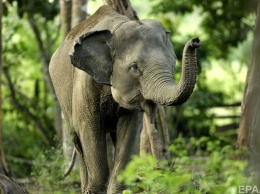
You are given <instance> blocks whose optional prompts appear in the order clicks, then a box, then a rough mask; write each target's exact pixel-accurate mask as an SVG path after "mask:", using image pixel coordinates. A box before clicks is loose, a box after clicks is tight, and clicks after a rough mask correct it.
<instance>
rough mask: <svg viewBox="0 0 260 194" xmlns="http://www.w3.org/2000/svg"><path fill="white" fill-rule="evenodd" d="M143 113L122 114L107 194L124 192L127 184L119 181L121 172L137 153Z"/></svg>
mask: <svg viewBox="0 0 260 194" xmlns="http://www.w3.org/2000/svg"><path fill="white" fill-rule="evenodd" d="M142 117H143V113H141V112H139V111H131V112H129V114H127V115H124V116H122V117H121V118H120V119H119V121H118V124H117V142H116V146H115V147H116V149H115V163H114V168H113V171H112V173H111V176H110V179H109V185H108V191H107V194H115V193H122V191H123V190H124V189H125V186H124V185H123V184H121V183H118V182H117V179H116V178H117V175H118V173H120V172H121V171H122V170H124V168H125V167H126V165H127V164H128V162H129V161H130V159H131V156H132V155H133V154H135V153H136V148H137V147H136V142H137V141H136V140H137V137H138V136H139V135H140V130H141V125H142Z"/></svg>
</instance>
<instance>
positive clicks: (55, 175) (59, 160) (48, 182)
mask: <svg viewBox="0 0 260 194" xmlns="http://www.w3.org/2000/svg"><path fill="white" fill-rule="evenodd" d="M65 169H66V165H65V161H64V156H63V154H62V151H61V150H60V149H55V148H52V149H51V150H47V151H44V152H43V153H40V154H39V156H38V157H37V159H36V160H35V161H34V162H33V172H32V176H33V177H34V178H35V179H36V183H37V185H38V186H39V188H40V192H39V193H44V194H49V193H52V194H61V193H68V194H75V193H77V192H78V190H80V185H79V182H77V181H78V180H79V177H78V176H79V175H78V174H79V172H78V171H73V172H72V173H71V174H70V178H69V177H67V178H66V181H65V180H63V176H64V173H65Z"/></svg>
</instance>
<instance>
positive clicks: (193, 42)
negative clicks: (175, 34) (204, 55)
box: [190, 37, 201, 48]
mask: <svg viewBox="0 0 260 194" xmlns="http://www.w3.org/2000/svg"><path fill="white" fill-rule="evenodd" d="M200 44H201V43H200V39H199V38H198V37H197V38H193V39H191V41H190V46H191V47H192V48H198V47H200Z"/></svg>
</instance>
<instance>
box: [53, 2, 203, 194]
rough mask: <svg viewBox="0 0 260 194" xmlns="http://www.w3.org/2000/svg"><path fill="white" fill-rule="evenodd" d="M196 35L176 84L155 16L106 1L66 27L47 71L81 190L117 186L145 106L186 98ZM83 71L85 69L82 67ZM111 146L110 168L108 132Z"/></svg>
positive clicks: (171, 60) (168, 50) (190, 86)
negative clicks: (125, 11)
mask: <svg viewBox="0 0 260 194" xmlns="http://www.w3.org/2000/svg"><path fill="white" fill-rule="evenodd" d="M199 45H200V43H199V39H197V38H196V39H193V40H191V41H189V42H188V43H187V44H186V46H185V48H184V58H183V70H182V78H181V80H180V82H179V83H178V84H174V82H173V78H172V74H173V71H174V67H175V60H176V57H175V53H174V51H173V47H172V44H171V42H170V39H169V35H168V33H167V32H166V31H165V29H164V28H163V26H162V25H161V24H160V23H159V22H157V21H155V20H143V21H131V20H130V19H129V18H127V17H126V16H123V15H119V14H118V13H117V12H115V11H113V10H112V9H111V8H109V7H107V6H102V7H101V8H99V10H98V11H97V12H96V13H95V14H94V15H93V16H91V17H90V18H89V19H87V20H85V21H84V22H83V23H81V24H80V25H79V26H77V27H75V28H74V29H72V30H71V32H70V33H69V34H68V35H67V37H66V38H65V40H64V41H63V42H62V43H61V45H60V47H59V48H58V49H57V51H56V52H55V54H54V55H53V57H52V59H51V62H50V75H51V78H52V82H53V85H54V88H55V91H56V94H57V97H58V100H59V102H60V105H61V108H62V111H63V113H64V115H65V119H66V121H67V123H68V124H69V125H70V127H71V129H72V130H71V131H72V135H73V141H74V144H75V147H76V149H77V153H78V156H79V158H80V174H81V183H82V185H81V187H82V193H109V194H112V193H121V191H122V189H124V187H123V185H121V184H119V183H117V182H116V176H117V174H118V172H119V171H121V170H123V169H124V168H125V166H126V164H127V163H128V162H129V161H130V157H131V155H132V154H134V147H135V142H136V139H137V136H138V135H139V134H140V130H141V126H142V117H143V112H146V113H147V115H149V117H150V118H151V121H152V118H153V116H154V110H155V107H156V106H155V103H159V104H164V105H178V104H182V103H183V102H185V101H186V100H187V99H188V98H189V96H190V94H191V93H192V91H193V88H194V85H195V82H196V52H195V50H196V48H197V47H198V46H199ZM82 70H83V71H82ZM107 132H110V133H111V136H112V138H113V141H114V145H115V164H114V168H113V170H112V173H111V174H110V175H109V169H108V161H107V157H106V154H107V153H106V138H105V134H106V133H107Z"/></svg>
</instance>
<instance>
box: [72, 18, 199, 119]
mask: <svg viewBox="0 0 260 194" xmlns="http://www.w3.org/2000/svg"><path fill="white" fill-rule="evenodd" d="M110 16H111V15H110ZM111 17H112V16H111ZM117 17H118V16H117ZM110 19H111V18H110ZM112 19H113V21H115V20H117V21H118V22H117V23H116V24H115V23H113V22H112V23H111V25H108V23H109V22H108V21H106V20H102V21H103V23H102V22H99V24H98V25H96V26H98V27H94V28H93V29H92V31H90V32H89V31H88V32H87V33H84V34H82V35H79V37H78V38H77V40H76V41H75V44H74V46H73V48H72V50H71V52H70V57H71V63H72V64H73V65H74V66H75V67H77V68H79V69H81V70H83V71H86V72H87V73H88V74H89V75H91V76H92V77H93V79H94V80H95V81H96V82H98V83H101V84H106V85H110V86H111V91H112V95H113V98H114V100H115V101H116V102H117V103H118V104H119V105H120V106H122V107H124V108H127V109H140V110H144V111H145V112H147V113H148V114H150V115H151V114H152V111H153V107H154V105H155V103H159V104H163V105H179V104H182V103H184V102H185V101H186V100H187V99H188V98H189V96H190V95H191V93H192V91H193V88H194V85H195V83H196V74H197V66H196V63H197V59H196V48H198V47H199V46H200V40H199V39H198V38H194V39H192V40H190V41H188V42H187V43H186V45H185V47H184V51H183V59H182V77H181V80H180V81H179V83H177V84H175V83H174V81H173V72H174V69H175V63H176V56H175V53H174V50H173V46H172V44H171V41H170V37H169V33H168V32H167V31H166V30H165V29H164V27H163V26H162V25H161V24H160V23H159V22H158V21H155V20H142V21H132V20H130V19H127V18H126V17H124V16H120V19H118V18H116V19H115V18H113V17H112ZM110 22H111V20H110ZM104 24H106V25H104ZM104 26H105V27H104Z"/></svg>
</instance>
